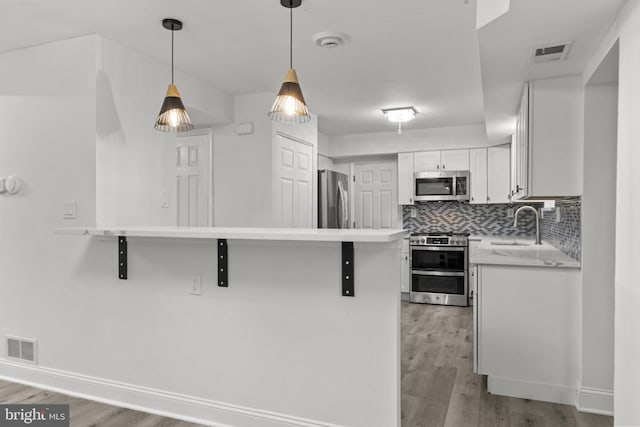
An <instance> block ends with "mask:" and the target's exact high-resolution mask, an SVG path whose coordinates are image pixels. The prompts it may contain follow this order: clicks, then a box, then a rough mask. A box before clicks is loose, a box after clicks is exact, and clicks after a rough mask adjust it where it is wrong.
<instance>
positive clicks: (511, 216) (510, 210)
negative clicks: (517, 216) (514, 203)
mask: <svg viewBox="0 0 640 427" xmlns="http://www.w3.org/2000/svg"><path fill="white" fill-rule="evenodd" d="M513 215H514V212H513V208H507V218H513Z"/></svg>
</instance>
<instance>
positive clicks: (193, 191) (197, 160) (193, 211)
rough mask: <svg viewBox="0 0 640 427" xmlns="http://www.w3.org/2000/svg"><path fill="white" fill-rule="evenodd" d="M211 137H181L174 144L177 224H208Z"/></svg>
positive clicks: (193, 225) (188, 225) (182, 225)
mask: <svg viewBox="0 0 640 427" xmlns="http://www.w3.org/2000/svg"><path fill="white" fill-rule="evenodd" d="M209 150H210V136H209V135H193V136H180V137H178V138H177V146H176V202H177V225H178V226H179V227H206V226H208V225H210V224H209V190H210V179H209V177H210V170H209V167H210V165H209V163H210V152H209Z"/></svg>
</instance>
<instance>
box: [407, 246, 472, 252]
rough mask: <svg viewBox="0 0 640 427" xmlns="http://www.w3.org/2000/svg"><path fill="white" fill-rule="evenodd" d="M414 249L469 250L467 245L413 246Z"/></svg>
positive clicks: (435, 250)
mask: <svg viewBox="0 0 640 427" xmlns="http://www.w3.org/2000/svg"><path fill="white" fill-rule="evenodd" d="M411 250H412V251H434V252H464V251H466V250H467V248H466V246H453V247H447V246H438V247H434V246H411Z"/></svg>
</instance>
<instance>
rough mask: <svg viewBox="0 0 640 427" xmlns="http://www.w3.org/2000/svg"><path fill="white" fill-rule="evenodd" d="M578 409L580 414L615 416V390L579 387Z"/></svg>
mask: <svg viewBox="0 0 640 427" xmlns="http://www.w3.org/2000/svg"><path fill="white" fill-rule="evenodd" d="M576 408H577V409H578V411H580V412H588V413H590V414H599V415H610V416H613V390H604V389H601V388H591V387H579V388H578V403H577V404H576Z"/></svg>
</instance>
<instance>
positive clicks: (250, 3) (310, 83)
mask: <svg viewBox="0 0 640 427" xmlns="http://www.w3.org/2000/svg"><path fill="white" fill-rule="evenodd" d="M2 15H3V25H2V27H0V51H6V50H10V49H15V48H20V47H25V46H30V45H34V44H40V43H45V42H48V41H53V40H60V39H65V38H70V37H74V36H78V35H84V34H91V33H96V34H100V35H102V36H104V37H106V38H109V39H112V40H115V41H117V42H120V43H121V44H123V45H126V46H129V47H132V48H134V49H136V50H138V51H140V52H143V53H145V54H148V55H149V56H151V57H154V58H157V59H160V60H162V61H168V60H169V46H170V45H169V40H170V35H169V32H168V31H167V30H165V29H163V28H162V26H161V21H162V18H166V17H173V18H178V19H180V20H182V21H183V22H184V29H183V30H182V31H181V32H179V33H176V67H177V68H180V69H182V70H184V71H188V72H190V73H192V74H195V75H197V76H200V77H202V78H204V79H206V80H207V81H209V82H211V83H212V84H214V85H216V86H217V87H219V88H220V89H222V90H224V91H226V92H228V93H231V94H240V93H256V92H265V91H270V92H274V93H275V92H277V91H278V89H279V87H280V84H281V81H282V78H283V77H284V75H285V73H286V71H287V68H288V41H289V34H288V29H289V26H288V20H289V13H288V9H285V8H283V7H282V6H281V5H280V1H279V0H243V1H238V0H180V1H176V0H172V1H169V0H55V1H52V0H2ZM322 31H340V32H344V33H346V34H348V35H349V36H350V38H351V42H350V43H349V44H347V45H346V46H344V47H342V48H339V49H322V48H319V47H316V46H315V44H314V43H313V41H312V36H313V35H314V34H315V33H318V32H322ZM294 38H295V40H294V67H295V68H296V70H297V71H298V76H299V77H300V81H301V84H302V88H303V91H304V95H305V98H306V100H307V103H308V104H309V107H310V109H311V111H312V112H314V113H315V114H317V115H318V116H319V118H320V119H319V124H320V128H321V131H323V132H325V133H326V134H328V135H344V134H352V133H365V132H378V131H392V130H394V129H395V125H394V124H391V123H389V122H388V121H386V120H385V118H384V116H383V115H382V113H381V112H380V109H381V108H390V107H402V106H407V105H413V106H415V107H416V110H417V111H418V112H419V114H418V116H417V118H416V120H414V121H413V122H411V123H410V124H407V126H405V128H407V129H410V128H426V127H439V126H449V125H462V124H477V123H482V122H484V113H483V101H482V87H481V80H480V65H479V58H478V47H477V38H476V32H475V0H472V1H470V2H469V3H468V4H467V3H465V0H429V1H424V0H420V1H418V0H385V1H382V0H341V1H338V0H304V1H303V4H302V7H300V8H298V9H295V10H294ZM177 83H178V85H179V82H177ZM162 90H164V89H162Z"/></svg>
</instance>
